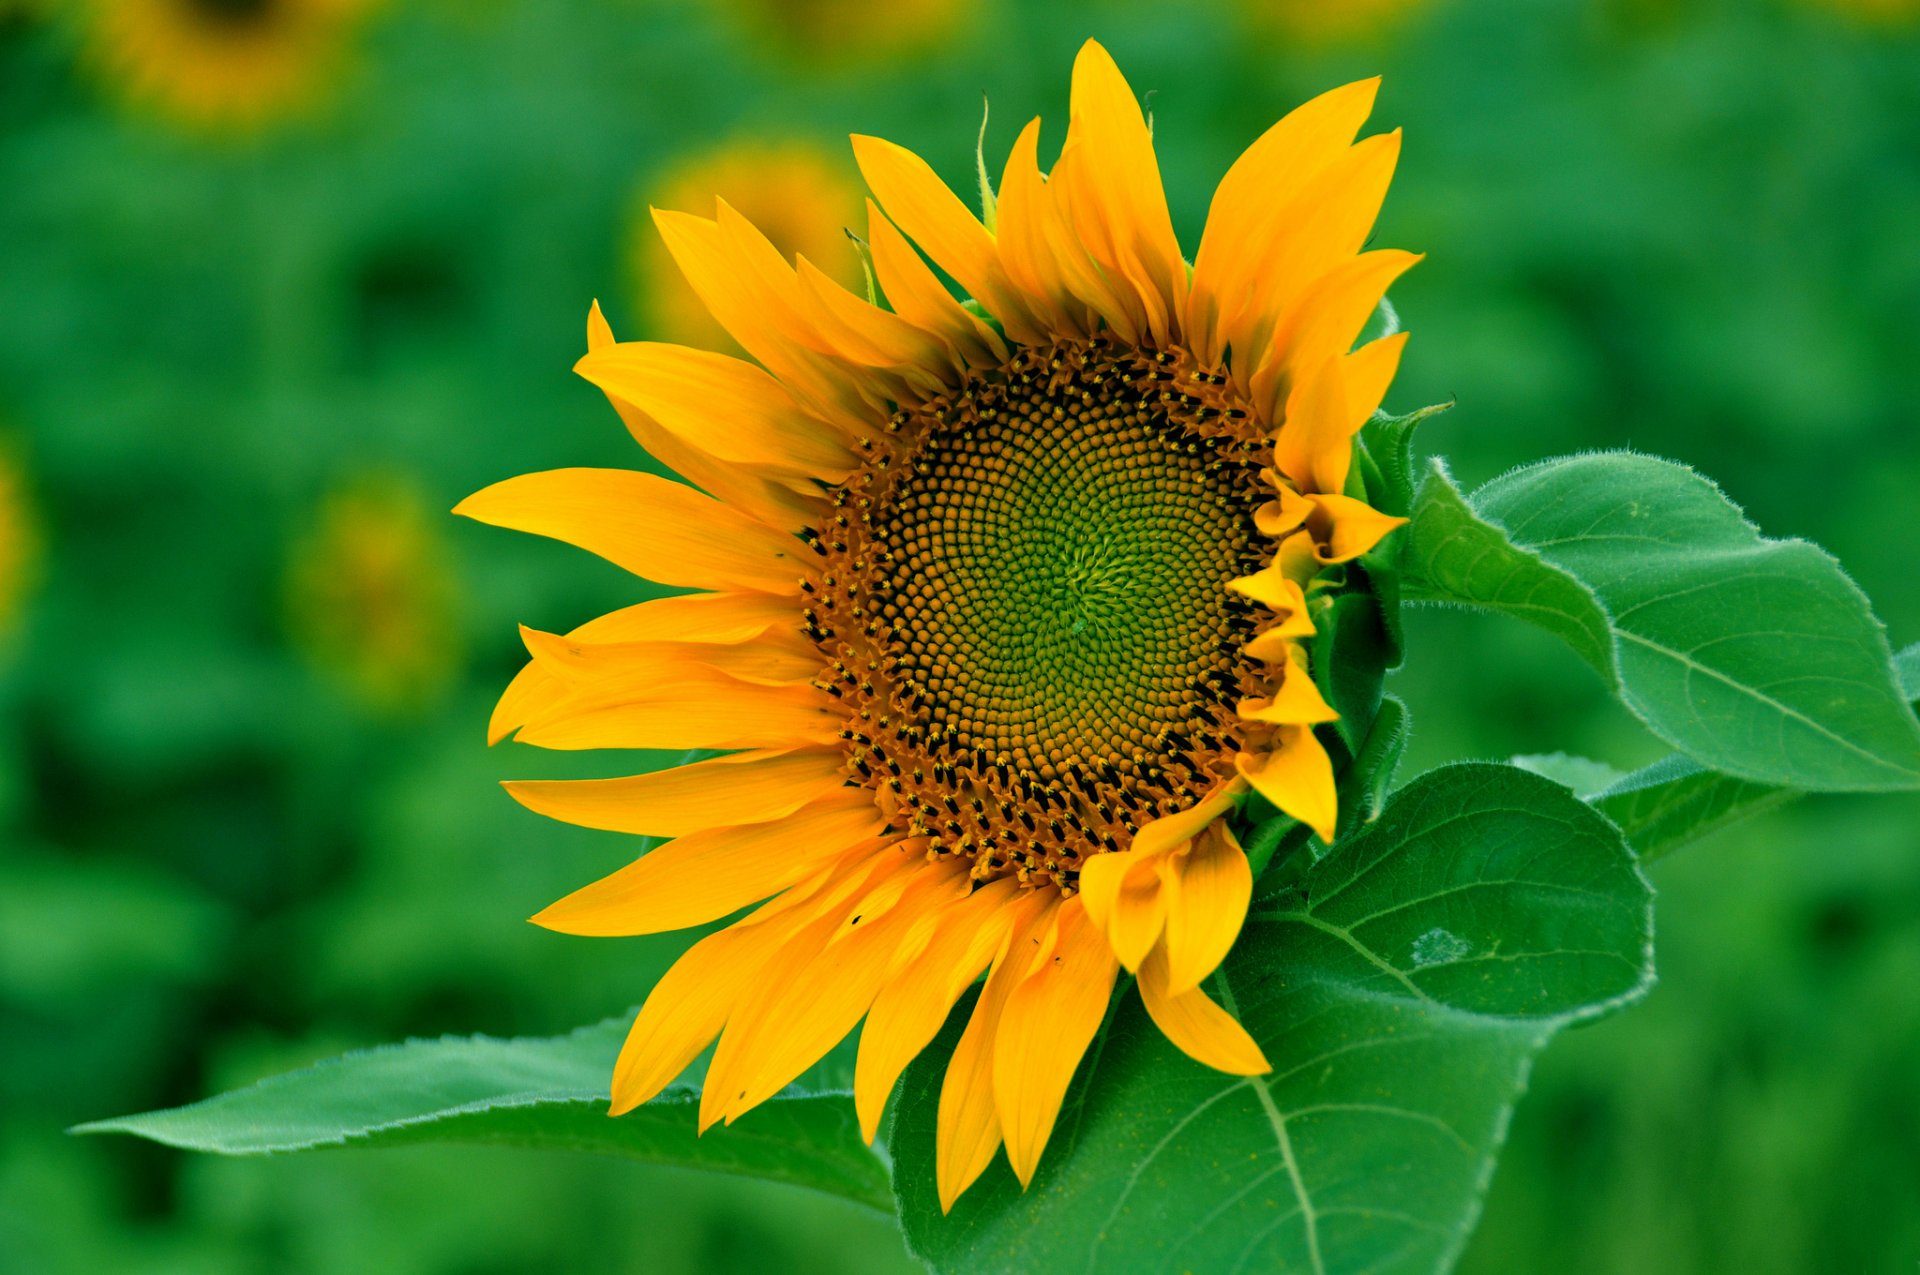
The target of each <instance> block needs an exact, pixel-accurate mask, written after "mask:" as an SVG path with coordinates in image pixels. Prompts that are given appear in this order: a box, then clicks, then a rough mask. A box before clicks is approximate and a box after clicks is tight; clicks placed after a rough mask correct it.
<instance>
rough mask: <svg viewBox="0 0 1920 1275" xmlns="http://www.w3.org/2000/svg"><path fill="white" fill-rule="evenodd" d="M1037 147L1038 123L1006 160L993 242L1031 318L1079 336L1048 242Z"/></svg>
mask: <svg viewBox="0 0 1920 1275" xmlns="http://www.w3.org/2000/svg"><path fill="white" fill-rule="evenodd" d="M1039 144H1040V121H1039V120H1038V119H1034V120H1032V121H1030V122H1029V123H1028V124H1027V126H1026V128H1024V129H1022V130H1021V132H1020V136H1019V137H1018V138H1016V139H1015V141H1014V143H1013V150H1012V152H1010V153H1009V154H1008V156H1007V166H1006V170H1005V173H1004V175H1003V176H1002V178H1001V181H1000V195H999V202H998V204H997V205H996V208H997V210H998V212H997V220H996V221H995V234H994V237H995V239H996V241H997V243H998V245H999V249H1000V261H1001V263H1002V265H1003V266H1004V267H1005V269H1006V273H1007V278H1008V279H1010V280H1012V282H1013V283H1014V285H1015V286H1017V287H1018V288H1020V290H1021V291H1023V292H1024V293H1026V295H1027V297H1028V298H1029V299H1030V301H1031V304H1032V307H1033V309H1034V311H1035V313H1037V314H1038V315H1040V316H1041V317H1042V319H1043V320H1044V321H1045V322H1046V323H1047V324H1048V326H1049V327H1051V328H1054V329H1056V330H1059V331H1062V332H1063V333H1065V332H1067V331H1071V332H1072V333H1073V334H1077V335H1083V334H1084V332H1085V328H1084V325H1080V324H1075V323H1074V321H1073V320H1072V319H1071V318H1070V317H1069V314H1070V311H1071V309H1073V308H1081V307H1077V306H1076V305H1075V303H1074V299H1073V298H1072V297H1071V296H1070V295H1069V293H1068V290H1067V286H1066V283H1065V281H1064V280H1063V279H1062V278H1061V275H1060V269H1059V263H1058V261H1057V260H1056V259H1055V256H1054V252H1053V248H1052V246H1051V245H1050V244H1049V243H1048V240H1047V219H1048V217H1050V216H1052V215H1054V210H1053V207H1052V199H1051V192H1049V191H1048V190H1047V187H1046V184H1045V183H1044V182H1043V181H1042V180H1041V177H1040V167H1039V162H1038V160H1037V158H1036V152H1037V149H1038V147H1039ZM1083 313H1084V309H1083Z"/></svg>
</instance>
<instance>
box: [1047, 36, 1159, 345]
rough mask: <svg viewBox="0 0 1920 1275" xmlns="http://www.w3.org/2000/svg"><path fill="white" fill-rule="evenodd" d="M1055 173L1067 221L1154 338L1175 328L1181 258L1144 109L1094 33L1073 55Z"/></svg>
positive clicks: (1156, 338)
mask: <svg viewBox="0 0 1920 1275" xmlns="http://www.w3.org/2000/svg"><path fill="white" fill-rule="evenodd" d="M1054 174H1055V180H1056V181H1059V182H1060V183H1061V184H1062V186H1063V188H1065V189H1066V190H1067V192H1068V194H1067V201H1068V209H1069V212H1070V216H1071V219H1072V222H1073V225H1074V226H1075V228H1076V229H1078V230H1079V232H1080V236H1081V239H1082V242H1083V243H1084V244H1085V246H1086V249H1087V251H1088V252H1089V253H1090V254H1091V255H1092V256H1093V258H1094V260H1095V261H1097V262H1099V264H1100V265H1101V267H1102V268H1103V269H1105V270H1106V271H1107V273H1108V274H1109V275H1110V276H1112V277H1114V278H1116V279H1122V280H1125V281H1126V282H1127V283H1129V284H1131V285H1132V286H1133V288H1134V290H1135V291H1136V293H1137V294H1138V298H1139V301H1140V304H1141V306H1142V307H1143V308H1144V310H1145V312H1146V321H1147V327H1148V328H1149V329H1150V330H1151V332H1152V334H1153V337H1154V339H1155V340H1156V341H1159V342H1162V343H1165V342H1168V341H1171V340H1173V339H1175V338H1176V337H1177V336H1178V335H1179V332H1178V329H1179V324H1180V318H1181V315H1182V314H1183V313H1184V311H1185V309H1186V301H1187V266H1186V261H1185V260H1184V259H1183V258H1182V257H1181V255H1180V243H1179V240H1177V239H1176V238H1175V237H1174V233H1173V219H1172V218H1171V217H1170V216H1169V215H1168V213H1167V195H1166V190H1165V188H1164V187H1162V185H1161V184H1160V161H1159V159H1158V158H1157V157H1156V156H1155V155H1154V151H1153V135H1152V133H1151V132H1150V131H1149V130H1148V128H1147V121H1146V117H1145V116H1144V115H1143V114H1142V113H1141V111H1140V103H1139V102H1138V100H1137V99H1136V98H1135V97H1134V93H1133V90H1132V88H1131V87H1129V86H1128V84H1127V81H1126V78H1125V77H1124V76H1122V75H1121V74H1120V68H1119V67H1118V66H1116V65H1114V61H1113V58H1112V56H1111V55H1109V54H1108V53H1107V51H1106V50H1105V49H1104V48H1102V47H1101V46H1100V45H1099V44H1098V43H1097V42H1096V41H1093V40H1089V41H1087V42H1086V43H1085V44H1083V45H1081V46H1080V53H1079V56H1078V57H1076V58H1075V59H1074V63H1073V96H1072V105H1071V107H1070V123H1069V125H1068V134H1067V145H1066V148H1064V149H1063V151H1062V153H1061V163H1060V164H1057V165H1055V168H1054Z"/></svg>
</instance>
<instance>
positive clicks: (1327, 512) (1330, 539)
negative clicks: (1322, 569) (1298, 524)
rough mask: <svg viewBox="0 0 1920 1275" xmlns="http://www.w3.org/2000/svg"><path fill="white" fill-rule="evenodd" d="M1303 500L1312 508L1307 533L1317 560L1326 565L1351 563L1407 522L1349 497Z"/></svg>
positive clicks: (1317, 497)
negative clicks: (1309, 535)
mask: <svg viewBox="0 0 1920 1275" xmlns="http://www.w3.org/2000/svg"><path fill="white" fill-rule="evenodd" d="M1307 499H1309V500H1311V501H1312V502H1313V504H1314V511H1313V513H1312V514H1311V515H1310V516H1309V517H1308V518H1307V529H1308V530H1309V531H1310V532H1312V533H1313V539H1314V543H1315V545H1316V549H1317V556H1318V557H1319V559H1320V561H1322V562H1326V563H1334V562H1350V561H1352V560H1353V559H1355V558H1357V557H1359V556H1360V555H1361V554H1363V553H1365V552H1366V551H1367V550H1369V549H1371V548H1373V547H1374V546H1375V545H1377V544H1379V543H1380V541H1381V540H1382V539H1384V538H1385V537H1386V535H1387V534H1388V533H1389V532H1391V531H1392V530H1393V529H1394V528H1396V527H1400V526H1404V525H1405V524H1406V521H1407V520H1406V519H1405V518H1395V517H1393V516H1392V515H1391V514H1383V513H1381V512H1380V511H1379V510H1378V509H1375V508H1374V507H1373V506H1371V505H1369V504H1367V503H1366V502H1364V501H1360V500H1355V499H1354V498H1353V497H1351V496H1333V495H1313V496H1309V497H1307Z"/></svg>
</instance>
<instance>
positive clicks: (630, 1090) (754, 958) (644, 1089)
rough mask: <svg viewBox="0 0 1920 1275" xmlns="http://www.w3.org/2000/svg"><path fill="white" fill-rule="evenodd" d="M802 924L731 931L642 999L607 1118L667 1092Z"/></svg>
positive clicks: (790, 916) (678, 965) (715, 937)
mask: <svg viewBox="0 0 1920 1275" xmlns="http://www.w3.org/2000/svg"><path fill="white" fill-rule="evenodd" d="M777 902H778V901H776V903H777ZM774 906H775V905H774V904H769V905H768V907H767V908H763V909H761V912H759V913H755V914H754V917H753V918H749V920H750V921H751V920H757V919H760V918H761V915H762V913H765V912H768V911H769V910H770V909H772V908H773V907H774ZM805 919H806V914H805V913H801V912H796V911H795V910H794V909H792V908H786V909H782V910H781V915H779V916H776V917H773V918H770V919H766V920H763V921H761V923H760V924H749V923H742V924H740V925H734V926H730V927H728V928H727V929H724V930H721V931H720V932H719V933H717V934H709V935H708V936H707V937H706V938H704V939H701V940H700V941H699V942H698V943H695V944H694V945H693V946H692V947H691V948H689V949H687V951H686V953H685V955H683V956H681V958H680V959H679V960H677V961H675V962H674V963H673V965H672V967H671V968H670V969H668V970H667V972H666V973H665V974H664V975H663V976H661V979H660V981H659V982H658V983H656V984H654V987H653V990H652V991H651V992H649V993H647V1000H646V1003H645V1004H644V1005H642V1006H641V1007H640V1013H639V1015H638V1016H637V1017H636V1018H635V1019H634V1021H633V1027H632V1029H631V1030H629V1031H628V1032H627V1039H626V1043H625V1044H624V1045H622V1046H621V1049H620V1057H619V1060H618V1061H617V1062H615V1063H614V1068H613V1105H612V1108H611V1110H610V1111H609V1114H610V1115H616V1116H617V1115H621V1114H623V1113H625V1112H628V1111H631V1110H633V1108H635V1107H637V1106H639V1105H640V1104H641V1103H643V1102H646V1101H648V1100H649V1099H651V1098H653V1097H654V1096H655V1095H656V1094H658V1093H659V1092H660V1091H661V1090H662V1089H665V1088H666V1087H667V1086H668V1085H670V1084H672V1083H673V1079H674V1077H676V1076H678V1075H679V1074H680V1073H681V1072H683V1071H685V1070H686V1069H687V1064H689V1063H691V1062H692V1061H693V1060H694V1059H695V1058H696V1057H698V1056H699V1053H700V1051H701V1050H703V1049H705V1048H706V1047H707V1046H708V1045H710V1044H712V1043H713V1039H714V1037H716V1036H718V1035H719V1034H720V1029H721V1028H722V1027H723V1026H725V1025H726V1021H727V1016H728V1014H730V1013H731V1012H732V1010H733V1006H734V1005H735V1004H736V1003H737V1002H738V1001H739V1000H740V999H741V997H743V996H745V995H747V994H748V993H749V992H751V991H752V989H753V987H754V986H755V981H756V980H757V978H758V977H759V975H760V972H761V970H762V968H763V967H764V966H765V964H766V961H767V957H768V955H769V954H770V953H771V952H772V951H773V950H774V949H775V948H777V947H778V946H779V944H780V943H781V942H782V941H784V939H785V938H786V936H787V935H788V934H790V933H791V932H792V930H793V928H794V926H795V925H796V924H798V923H799V922H801V921H804V920H805Z"/></svg>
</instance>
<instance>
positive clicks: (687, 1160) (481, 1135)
mask: <svg viewBox="0 0 1920 1275" xmlns="http://www.w3.org/2000/svg"><path fill="white" fill-rule="evenodd" d="M629 1022H631V1017H630V1016H629V1017H624V1018H619V1019H610V1020H608V1021H607V1022H604V1023H600V1024H598V1025H596V1026H593V1027H585V1028H582V1029H580V1030H579V1031H576V1032H574V1033H572V1034H571V1035H566V1036H554V1037H547V1038H532V1037H526V1038H520V1039H516V1040H495V1039H490V1038H488V1037H485V1036H470V1037H443V1038H441V1039H439V1040H413V1041H408V1042H407V1043H405V1044H403V1045H387V1046H383V1047H381V1048H378V1049H369V1050H363V1051H360V1052H356V1053H350V1054H346V1055H344V1056H342V1057H340V1058H335V1059H331V1060H329V1061H327V1062H323V1063H319V1064H317V1065H315V1066H312V1067H308V1068H306V1069H304V1070H302V1071H295V1072H290V1073H288V1074H287V1075H284V1076H276V1077H274V1078H272V1079H270V1080H263V1081H261V1082H260V1083H259V1084H256V1085H252V1086H250V1087H248V1088H246V1089H238V1090H235V1091H233V1092H232V1093H226V1094H221V1095H220V1096H218V1097H215V1098H209V1099H207V1100H206V1101H205V1102H197V1103H194V1104H192V1105H191V1106H186V1107H175V1108H173V1109H171V1110H168V1111H153V1112H148V1113H146V1114H145V1115H137V1116H125V1117H122V1118H120V1119H117V1120H99V1121H95V1122H94V1123H92V1124H85V1125H81V1126H80V1127H79V1128H77V1129H76V1130H75V1132H76V1133H129V1134H133V1135H135V1136H136V1137H141V1138H148V1139H151V1140H152V1141H155V1142H163V1143H165V1144H167V1145H168V1146H173V1147H183V1148H185V1149H187V1150H190V1151H212V1152H218V1153H220V1154H223V1155H261V1154H266V1153H270V1152H280V1151H305V1150H310V1149H314V1148H321V1147H344V1146H354V1147H390V1146H406V1145H412V1144H415V1143H422V1142H466V1143H494V1144H502V1145H508V1146H521V1147H544V1148H555V1149H562V1150H572V1151H595V1152H600V1153H603V1154H607V1155H618V1156H626V1157H628V1158H630V1159H636V1160H646V1161H650V1162H652V1163H656V1164H671V1165H679V1166H682V1167H685V1168H691V1169H711V1170H714V1171H716V1172H720V1173H732V1174H738V1175H741V1176H745V1177H755V1178H766V1179H770V1180H772V1181H776V1182H788V1183H792V1184H794V1185H797V1186H808V1187H813V1188H814V1189H816V1190H820V1191H825V1192H828V1193H830V1194H833V1195H838V1196H842V1197H844V1198H846V1199H849V1200H854V1201H857V1202H859V1203H861V1204H866V1205H870V1206H872V1207H874V1208H879V1209H890V1208H891V1207H892V1204H891V1200H890V1197H889V1194H888V1190H887V1175H886V1170H885V1168H884V1167H883V1166H882V1164H881V1162H880V1160H879V1158H878V1157H876V1156H875V1155H874V1153H873V1152H872V1151H871V1150H870V1149H869V1148H868V1147H867V1146H866V1144H865V1143H863V1142H862V1141H861V1138H860V1132H859V1126H858V1123H857V1122H856V1121H855V1119H854V1112H853V1102H852V1100H851V1098H850V1097H849V1091H850V1089H851V1080H852V1074H851V1067H850V1065H849V1064H848V1062H847V1061H846V1058H845V1056H843V1055H841V1054H838V1053H836V1054H835V1055H831V1056H829V1058H828V1059H827V1060H826V1061H825V1062H823V1063H822V1064H821V1065H820V1066H819V1067H817V1068H815V1069H814V1070H813V1071H812V1072H809V1073H808V1074H807V1075H806V1076H803V1077H801V1079H800V1080H799V1081H797V1082H796V1083H795V1084H793V1085H791V1086H789V1087H788V1088H787V1089H786V1091H785V1092H783V1093H782V1094H781V1095H780V1096H779V1097H777V1098H774V1099H772V1100H771V1101H769V1102H767V1103H766V1104H764V1105H763V1106H761V1107H759V1108H757V1109H755V1110H754V1111H752V1112H750V1113H748V1114H747V1115H746V1116H744V1117H742V1118H741V1119H740V1121H739V1122H737V1123H736V1124H734V1125H732V1126H730V1127H728V1128H726V1129H721V1130H714V1131H711V1132H709V1133H708V1134H707V1136H705V1137H702V1138H696V1137H695V1135H694V1114H695V1111H696V1109H697V1107H698V1105H699V1096H700V1095H699V1089H698V1087H697V1086H694V1085H689V1084H686V1083H685V1082H682V1083H679V1084H676V1085H674V1086H673V1087H671V1088H669V1089H668V1090H667V1091H666V1092H665V1093H664V1094H662V1095H661V1096H660V1097H658V1098H656V1099H654V1100H653V1101H652V1102H650V1103H647V1104H646V1105H645V1106H643V1107H640V1108H638V1109H637V1110H635V1111H632V1112H630V1113H628V1114H627V1115H624V1116H621V1117H620V1118H618V1119H609V1118H608V1117H607V1114H606V1112H607V1092H608V1083H609V1078H610V1077H611V1076H612V1074H613V1060H614V1057H615V1056H616V1055H617V1054H618V1053H619V1050H620V1042H621V1040H622V1038H623V1037H624V1036H625V1034H626V1030H627V1025H628V1023H629Z"/></svg>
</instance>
